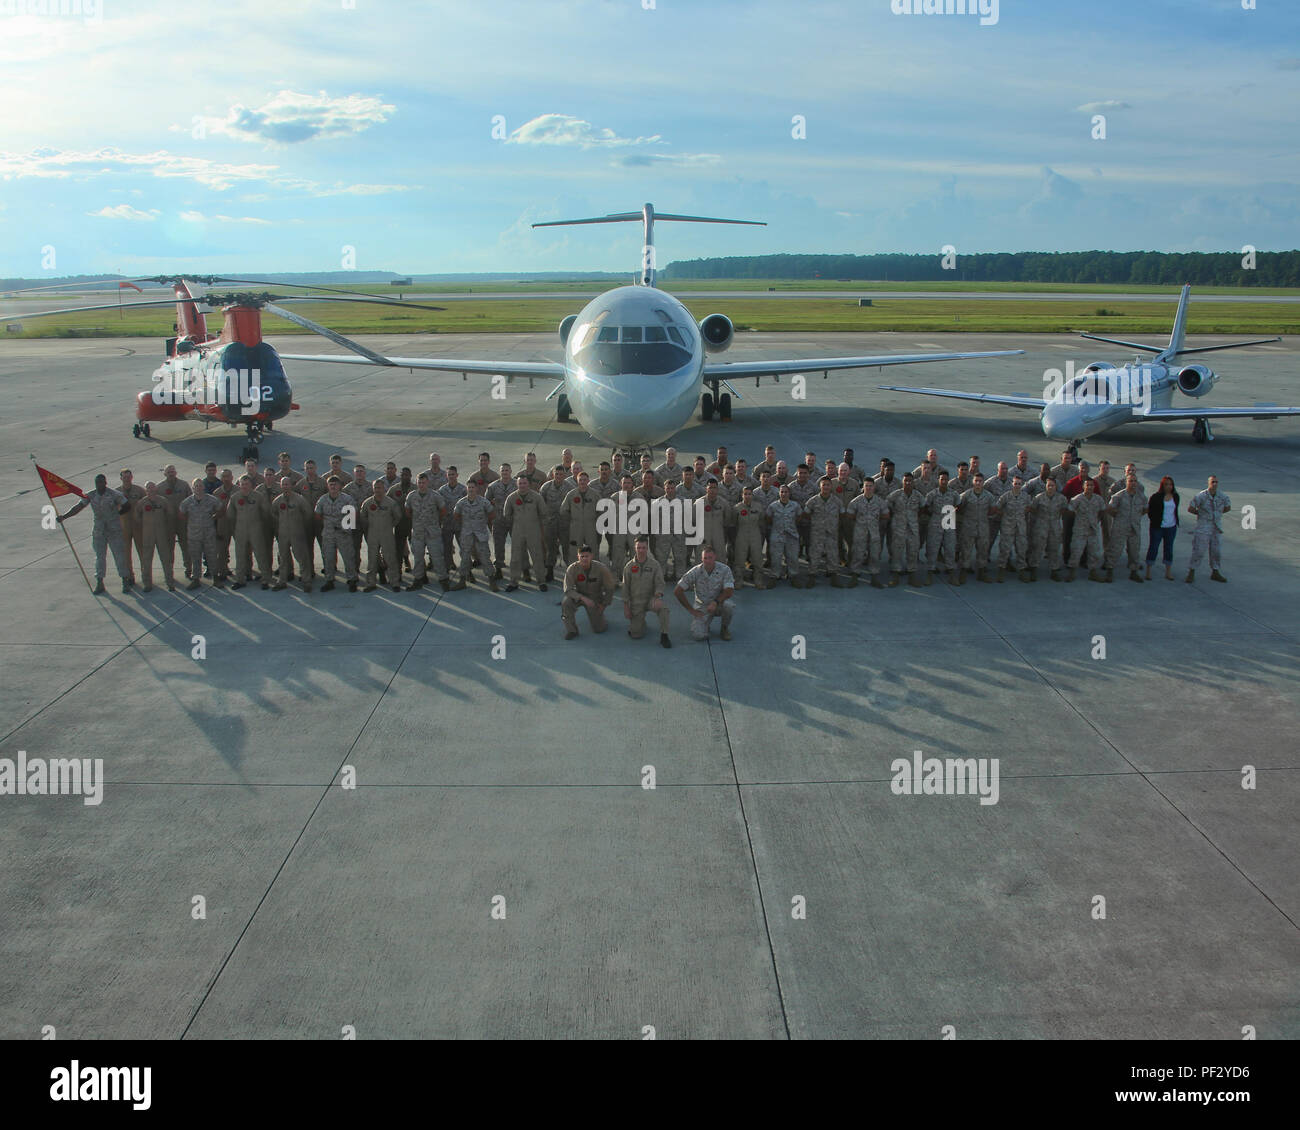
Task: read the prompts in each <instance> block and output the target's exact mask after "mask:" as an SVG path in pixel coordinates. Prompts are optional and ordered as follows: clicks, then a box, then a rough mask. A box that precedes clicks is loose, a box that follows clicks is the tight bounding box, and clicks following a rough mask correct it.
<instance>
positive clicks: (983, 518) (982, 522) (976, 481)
mask: <svg viewBox="0 0 1300 1130" xmlns="http://www.w3.org/2000/svg"><path fill="white" fill-rule="evenodd" d="M992 509H993V496H992V495H991V494H989V492H988V491H986V490H985V489H984V476H983V475H982V474H980V473H979V472H978V471H977V472H975V473H974V474H972V475H971V488H970V490H968V491H965V492H964V493H963V494H962V496H961V506H960V507H959V508H958V511H957V514H958V526H957V558H958V563H957V583H958V584H959V585H961V584H965V583H966V570H967V569H976V570H977V572H976V574H975V576H976V579H977V580H980V581H991V580H992V579H993V578H992V577H990V576H989V511H991V510H992Z"/></svg>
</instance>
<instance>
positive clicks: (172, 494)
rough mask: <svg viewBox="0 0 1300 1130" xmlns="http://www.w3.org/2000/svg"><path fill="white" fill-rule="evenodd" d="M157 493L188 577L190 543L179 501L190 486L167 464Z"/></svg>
mask: <svg viewBox="0 0 1300 1130" xmlns="http://www.w3.org/2000/svg"><path fill="white" fill-rule="evenodd" d="M158 493H159V494H160V495H162V500H163V502H164V503H165V504H166V506H167V509H168V510H169V511H170V512H171V516H172V530H171V536H172V541H173V542H177V541H179V542H180V546H181V560H182V561H184V562H185V575H186V576H187V577H188V576H189V575H190V542H189V538H188V537H186V535H185V518H184V516H183V515H182V514H181V499H183V498H185V497H186V496H187V495H188V494H189V493H190V484H189V483H187V482H185V481H184V480H183V479H179V478H177V477H176V467H175V465H174V464H171V463H169V464H167V466H166V467H165V468H163V481H162V482H160V483H159V484H158ZM172 557H173V560H175V549H174V548H173V550H172Z"/></svg>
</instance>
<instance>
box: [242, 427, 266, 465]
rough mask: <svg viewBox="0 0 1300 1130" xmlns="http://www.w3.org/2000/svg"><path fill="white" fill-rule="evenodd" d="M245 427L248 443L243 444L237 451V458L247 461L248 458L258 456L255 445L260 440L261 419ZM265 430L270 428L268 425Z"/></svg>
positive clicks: (256, 457)
mask: <svg viewBox="0 0 1300 1130" xmlns="http://www.w3.org/2000/svg"><path fill="white" fill-rule="evenodd" d="M269 422H270V421H268V424H269ZM247 429H248V443H246V444H245V445H244V449H243V450H242V451H241V452H240V453H239V458H240V460H241V461H242V462H247V461H248V460H249V459H258V458H260V456H259V454H258V450H257V445H258V444H259V443H261V442H262V424H261V421H254V422H253V423H251V424H249V425H248V426H247ZM267 430H268V431H269V430H270V428H269V427H268V428H267Z"/></svg>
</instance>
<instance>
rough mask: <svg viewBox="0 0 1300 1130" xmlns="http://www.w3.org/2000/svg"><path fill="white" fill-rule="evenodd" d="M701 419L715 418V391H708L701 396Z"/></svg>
mask: <svg viewBox="0 0 1300 1130" xmlns="http://www.w3.org/2000/svg"><path fill="white" fill-rule="evenodd" d="M700 419H701V420H712V419H713V393H711V392H706V393H705V394H704V395H703V396H701V397H700Z"/></svg>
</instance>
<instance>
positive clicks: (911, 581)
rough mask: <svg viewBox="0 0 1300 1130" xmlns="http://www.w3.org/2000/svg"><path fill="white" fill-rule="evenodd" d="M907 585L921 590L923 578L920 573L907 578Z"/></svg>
mask: <svg viewBox="0 0 1300 1130" xmlns="http://www.w3.org/2000/svg"><path fill="white" fill-rule="evenodd" d="M907 583H908V585H909V586H910V587H911V588H914V589H919V588H920V587H921V577H920V574H919V573H915V572H914V573H912V574H910V575H909V576H908V578H907Z"/></svg>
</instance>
